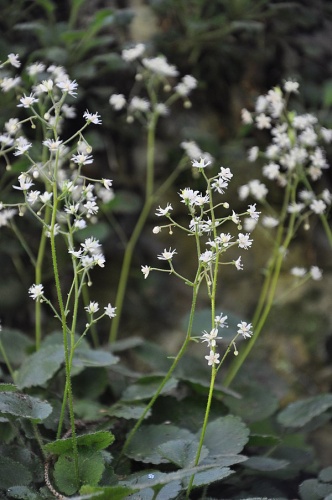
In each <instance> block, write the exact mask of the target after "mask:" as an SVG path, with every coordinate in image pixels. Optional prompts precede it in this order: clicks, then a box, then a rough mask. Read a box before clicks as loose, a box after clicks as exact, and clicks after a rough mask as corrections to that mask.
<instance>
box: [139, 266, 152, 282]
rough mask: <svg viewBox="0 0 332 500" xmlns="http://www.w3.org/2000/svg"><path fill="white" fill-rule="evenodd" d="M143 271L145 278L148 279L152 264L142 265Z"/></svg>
mask: <svg viewBox="0 0 332 500" xmlns="http://www.w3.org/2000/svg"><path fill="white" fill-rule="evenodd" d="M141 271H142V273H143V276H144V279H145V280H146V278H147V277H148V276H149V274H150V271H151V267H150V266H141Z"/></svg>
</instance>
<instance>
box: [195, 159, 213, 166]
mask: <svg viewBox="0 0 332 500" xmlns="http://www.w3.org/2000/svg"><path fill="white" fill-rule="evenodd" d="M210 163H211V161H208V160H207V159H206V158H200V159H199V161H197V160H192V161H191V164H192V166H193V167H194V168H205V167H207V166H208V165H210Z"/></svg>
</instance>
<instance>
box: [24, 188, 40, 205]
mask: <svg viewBox="0 0 332 500" xmlns="http://www.w3.org/2000/svg"><path fill="white" fill-rule="evenodd" d="M39 195H40V191H29V192H28V193H27V202H28V203H29V204H30V205H34V204H35V203H36V202H37V201H38V199H39Z"/></svg>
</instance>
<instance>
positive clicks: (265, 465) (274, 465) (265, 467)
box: [243, 457, 289, 471]
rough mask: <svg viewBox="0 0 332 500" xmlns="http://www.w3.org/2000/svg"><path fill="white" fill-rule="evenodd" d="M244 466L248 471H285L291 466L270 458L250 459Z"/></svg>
mask: <svg viewBox="0 0 332 500" xmlns="http://www.w3.org/2000/svg"><path fill="white" fill-rule="evenodd" d="M243 465H244V467H248V469H254V470H260V471H274V470H280V469H284V468H285V467H287V466H288V465H289V462H287V460H279V459H277V458H270V457H250V458H248V460H247V461H246V462H245V463H244V464H243Z"/></svg>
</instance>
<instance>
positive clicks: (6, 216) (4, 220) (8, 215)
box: [0, 204, 17, 227]
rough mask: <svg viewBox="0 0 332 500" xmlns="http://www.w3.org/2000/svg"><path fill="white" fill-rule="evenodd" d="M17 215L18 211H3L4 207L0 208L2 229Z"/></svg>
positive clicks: (0, 225)
mask: <svg viewBox="0 0 332 500" xmlns="http://www.w3.org/2000/svg"><path fill="white" fill-rule="evenodd" d="M0 205H1V204H0ZM16 213H17V210H14V209H13V208H7V209H5V210H2V207H1V206H0V227H2V226H7V225H8V221H9V220H10V219H12V218H13V217H14V215H15V214H16Z"/></svg>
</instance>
